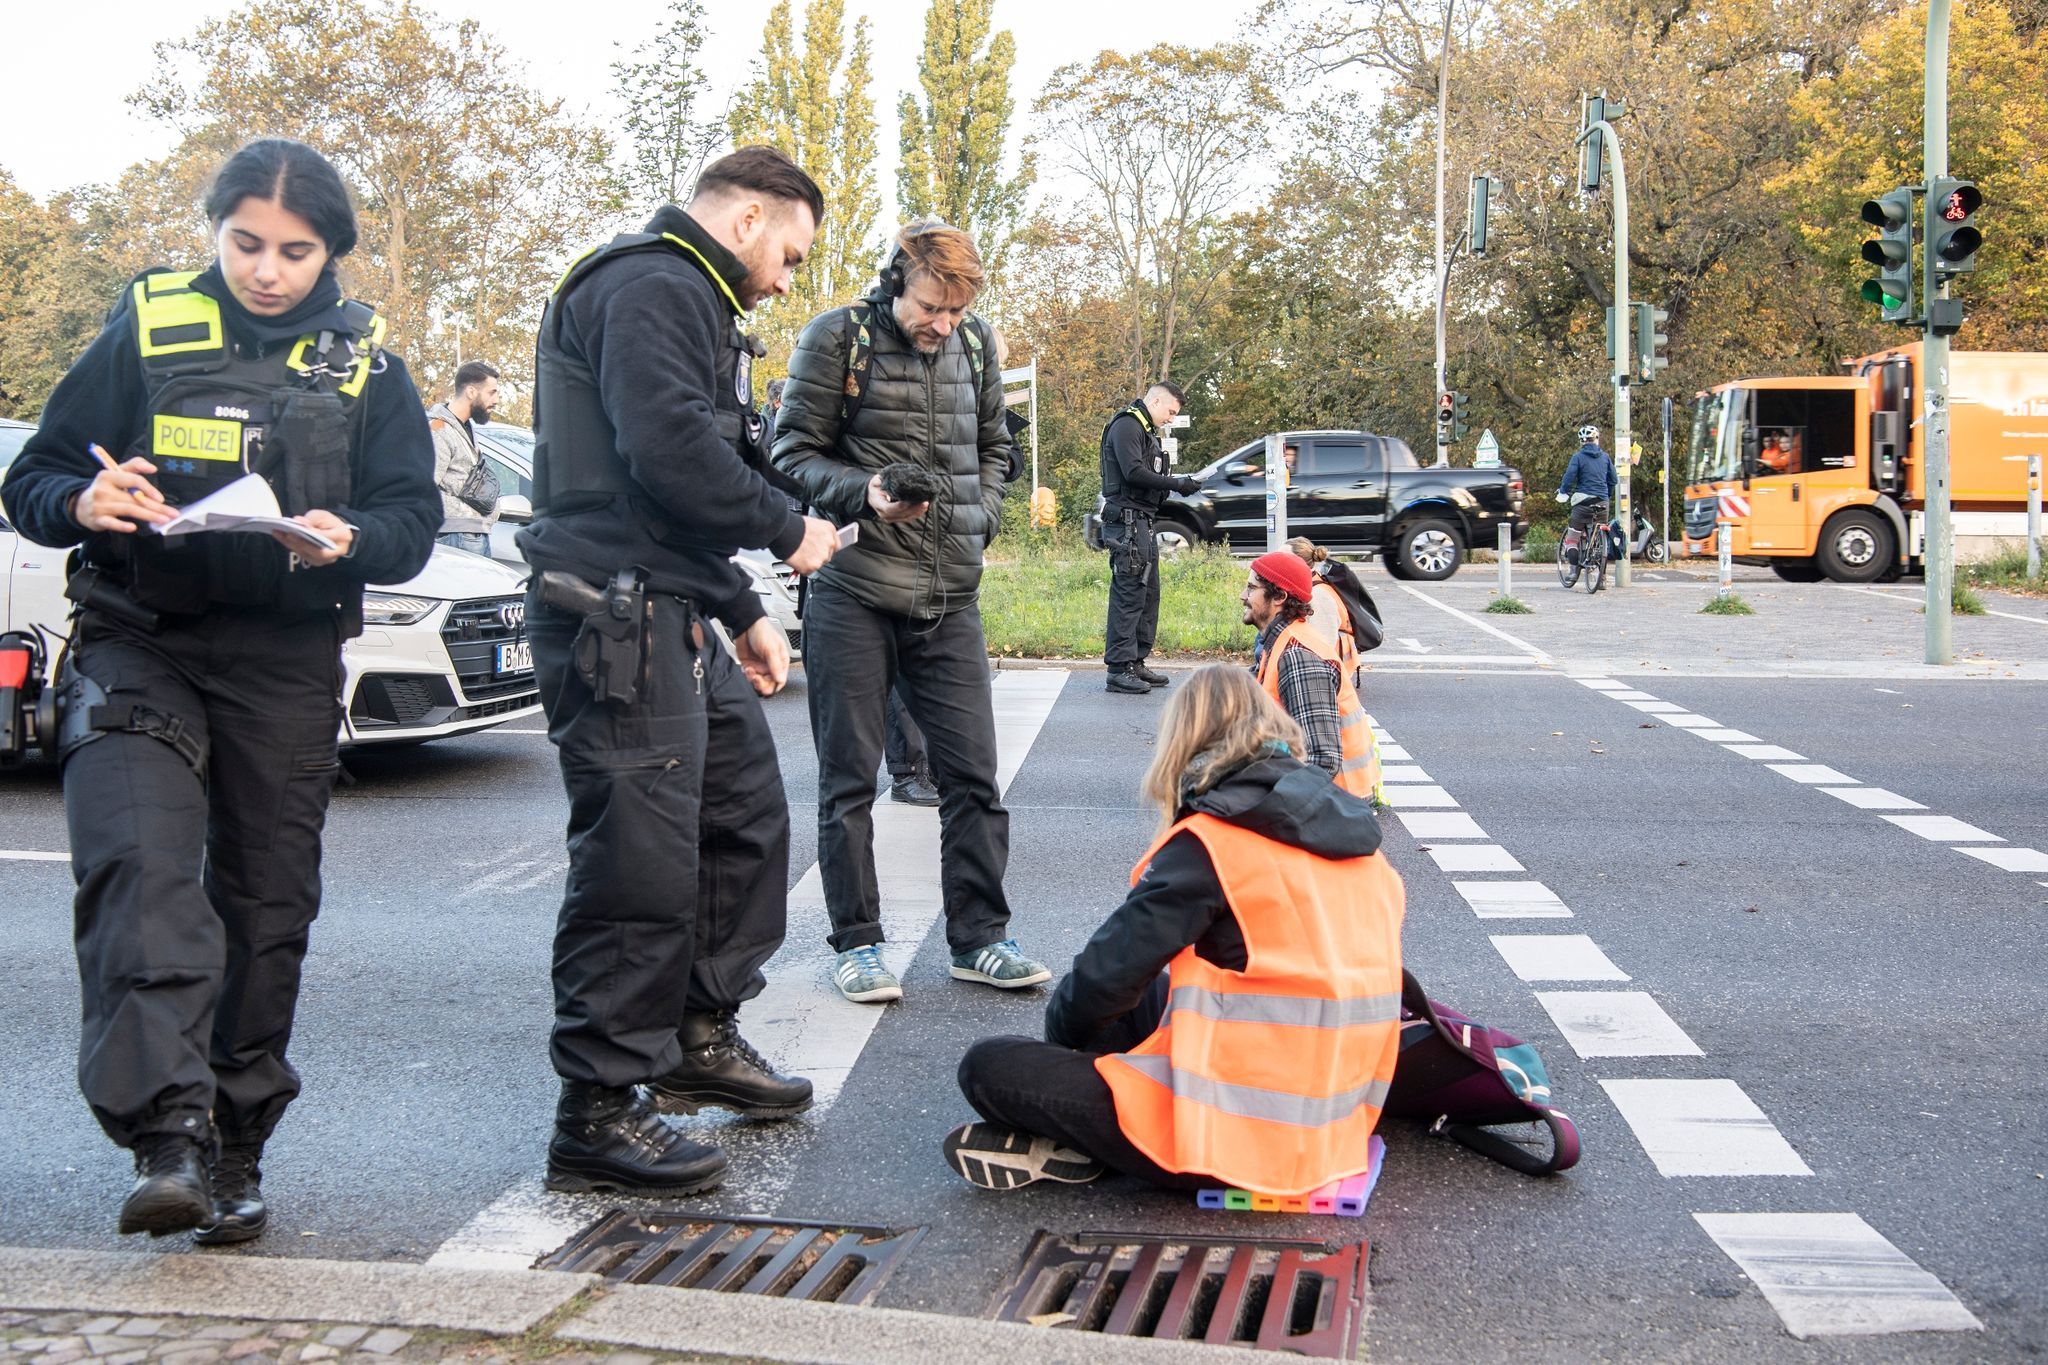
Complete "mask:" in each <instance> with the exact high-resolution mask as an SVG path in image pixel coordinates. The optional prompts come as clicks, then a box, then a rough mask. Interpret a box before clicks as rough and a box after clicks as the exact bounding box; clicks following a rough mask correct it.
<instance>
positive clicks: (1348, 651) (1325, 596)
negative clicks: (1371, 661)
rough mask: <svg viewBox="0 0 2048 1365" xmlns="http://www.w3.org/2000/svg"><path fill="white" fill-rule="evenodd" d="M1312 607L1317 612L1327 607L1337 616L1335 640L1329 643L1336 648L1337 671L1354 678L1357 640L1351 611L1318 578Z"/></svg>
mask: <svg viewBox="0 0 2048 1365" xmlns="http://www.w3.org/2000/svg"><path fill="white" fill-rule="evenodd" d="M1314 605H1315V607H1316V609H1317V610H1318V611H1320V610H1321V609H1323V608H1324V607H1328V608H1329V609H1330V610H1331V611H1333V612H1335V613H1336V614H1337V638H1336V639H1335V640H1332V641H1331V642H1330V643H1332V644H1334V645H1335V646H1337V667H1338V669H1339V670H1341V671H1342V673H1343V674H1344V676H1345V677H1347V678H1352V677H1355V676H1356V675H1357V673H1358V638H1357V635H1356V634H1355V633H1354V632H1353V630H1352V629H1351V609H1350V608H1349V607H1347V606H1345V605H1344V598H1343V597H1342V595H1340V594H1339V593H1338V591H1337V590H1336V589H1335V588H1333V587H1331V586H1330V585H1329V584H1328V583H1325V582H1324V581H1323V580H1322V579H1320V578H1319V579H1317V580H1316V588H1315V603H1314Z"/></svg>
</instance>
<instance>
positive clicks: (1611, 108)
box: [1579, 94, 1628, 193]
mask: <svg viewBox="0 0 2048 1365" xmlns="http://www.w3.org/2000/svg"><path fill="white" fill-rule="evenodd" d="M1627 112H1628V106H1627V105H1625V104H1623V103H1622V102H1621V101H1620V100H1611V99H1609V98H1607V96H1606V95H1605V94H1599V95H1581V96H1579V132H1580V134H1581V135H1582V136H1583V135H1585V134H1587V133H1589V132H1591V131H1592V129H1593V127H1594V125H1595V124H1599V123H1613V122H1615V121H1616V120H1617V119H1619V118H1620V117H1621V116H1622V115H1623V114H1625V113H1627ZM1606 141H1607V139H1606V137H1605V136H1604V135H1599V134H1595V135H1594V136H1592V137H1587V138H1586V140H1585V141H1584V142H1582V143H1580V144H1579V188H1580V189H1582V190H1585V191H1587V192H1588V193H1597V192H1598V191H1599V189H1600V158H1601V155H1602V154H1603V153H1604V152H1605V151H1606V150H1607V149H1606V146H1605V144H1606Z"/></svg>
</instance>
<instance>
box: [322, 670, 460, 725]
mask: <svg viewBox="0 0 2048 1365" xmlns="http://www.w3.org/2000/svg"><path fill="white" fill-rule="evenodd" d="M454 707H455V698H454V697H453V696H451V695H450V694H449V691H448V682H447V680H446V679H445V678H437V677H434V676H432V675H430V674H423V673H371V674H367V675H366V676H364V677H363V679H362V680H361V681H360V682H358V683H357V684H356V694H355V697H354V699H353V700H351V701H350V702H349V708H348V718H349V723H350V724H352V725H354V726H355V728H356V729H357V730H358V731H363V730H378V729H390V728H392V727H394V726H399V725H419V724H421V723H425V724H428V725H438V724H441V723H442V722H443V721H445V720H446V719H447V718H448V713H449V712H450V711H452V710H453V709H454ZM437 712H439V713H440V714H439V715H437V714H436V713H437Z"/></svg>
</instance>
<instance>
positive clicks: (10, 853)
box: [0, 848, 71, 863]
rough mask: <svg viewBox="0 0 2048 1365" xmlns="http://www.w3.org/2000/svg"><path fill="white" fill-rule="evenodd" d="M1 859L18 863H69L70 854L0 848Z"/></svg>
mask: <svg viewBox="0 0 2048 1365" xmlns="http://www.w3.org/2000/svg"><path fill="white" fill-rule="evenodd" d="M0 858H4V859H7V860H9V861H12V862H17V863H68V862H70V861H71V855H70V854H69V853H43V852H40V851H38V850H36V849H29V848H0Z"/></svg>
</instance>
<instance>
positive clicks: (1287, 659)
mask: <svg viewBox="0 0 2048 1365" xmlns="http://www.w3.org/2000/svg"><path fill="white" fill-rule="evenodd" d="M1285 629H1287V622H1286V621H1285V620H1284V619H1282V618H1281V617H1278V616H1276V617H1274V618H1273V619H1272V621H1270V622H1268V623H1267V625H1266V628H1265V629H1264V630H1262V631H1260V632H1259V640H1258V644H1257V646H1256V647H1255V649H1254V652H1253V663H1252V671H1253V672H1254V673H1257V672H1258V671H1259V670H1260V669H1261V668H1263V667H1264V666H1265V662H1266V652H1267V651H1268V650H1270V649H1271V648H1272V647H1273V641H1274V640H1276V639H1278V638H1279V636H1280V632H1281V631H1283V630H1285ZM1279 668H1280V706H1281V709H1283V710H1285V711H1286V712H1287V714H1288V715H1290V716H1292V717H1294V721H1295V724H1297V725H1299V726H1300V727H1301V732H1302V734H1303V736H1304V737H1306V738H1307V740H1308V752H1307V753H1305V754H1303V755H1301V758H1302V761H1303V762H1306V763H1313V764H1315V765H1316V766H1317V767H1319V768H1321V769H1323V771H1325V772H1327V773H1330V774H1332V775H1333V776H1334V775H1335V774H1336V771H1337V769H1338V768H1339V767H1340V766H1342V764H1343V762H1344V740H1343V737H1342V736H1341V735H1340V734H1339V733H1338V728H1337V727H1338V723H1339V722H1340V721H1341V720H1342V719H1343V717H1342V715H1341V714H1340V713H1339V712H1338V709H1337V668H1336V665H1334V664H1331V663H1326V662H1324V660H1323V658H1322V656H1320V655H1319V654H1317V653H1316V652H1315V651H1314V650H1312V649H1308V648H1306V647H1304V646H1302V645H1299V644H1292V645H1289V646H1288V648H1287V651H1286V652H1285V653H1283V654H1282V655H1281V656H1280V664H1279Z"/></svg>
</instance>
